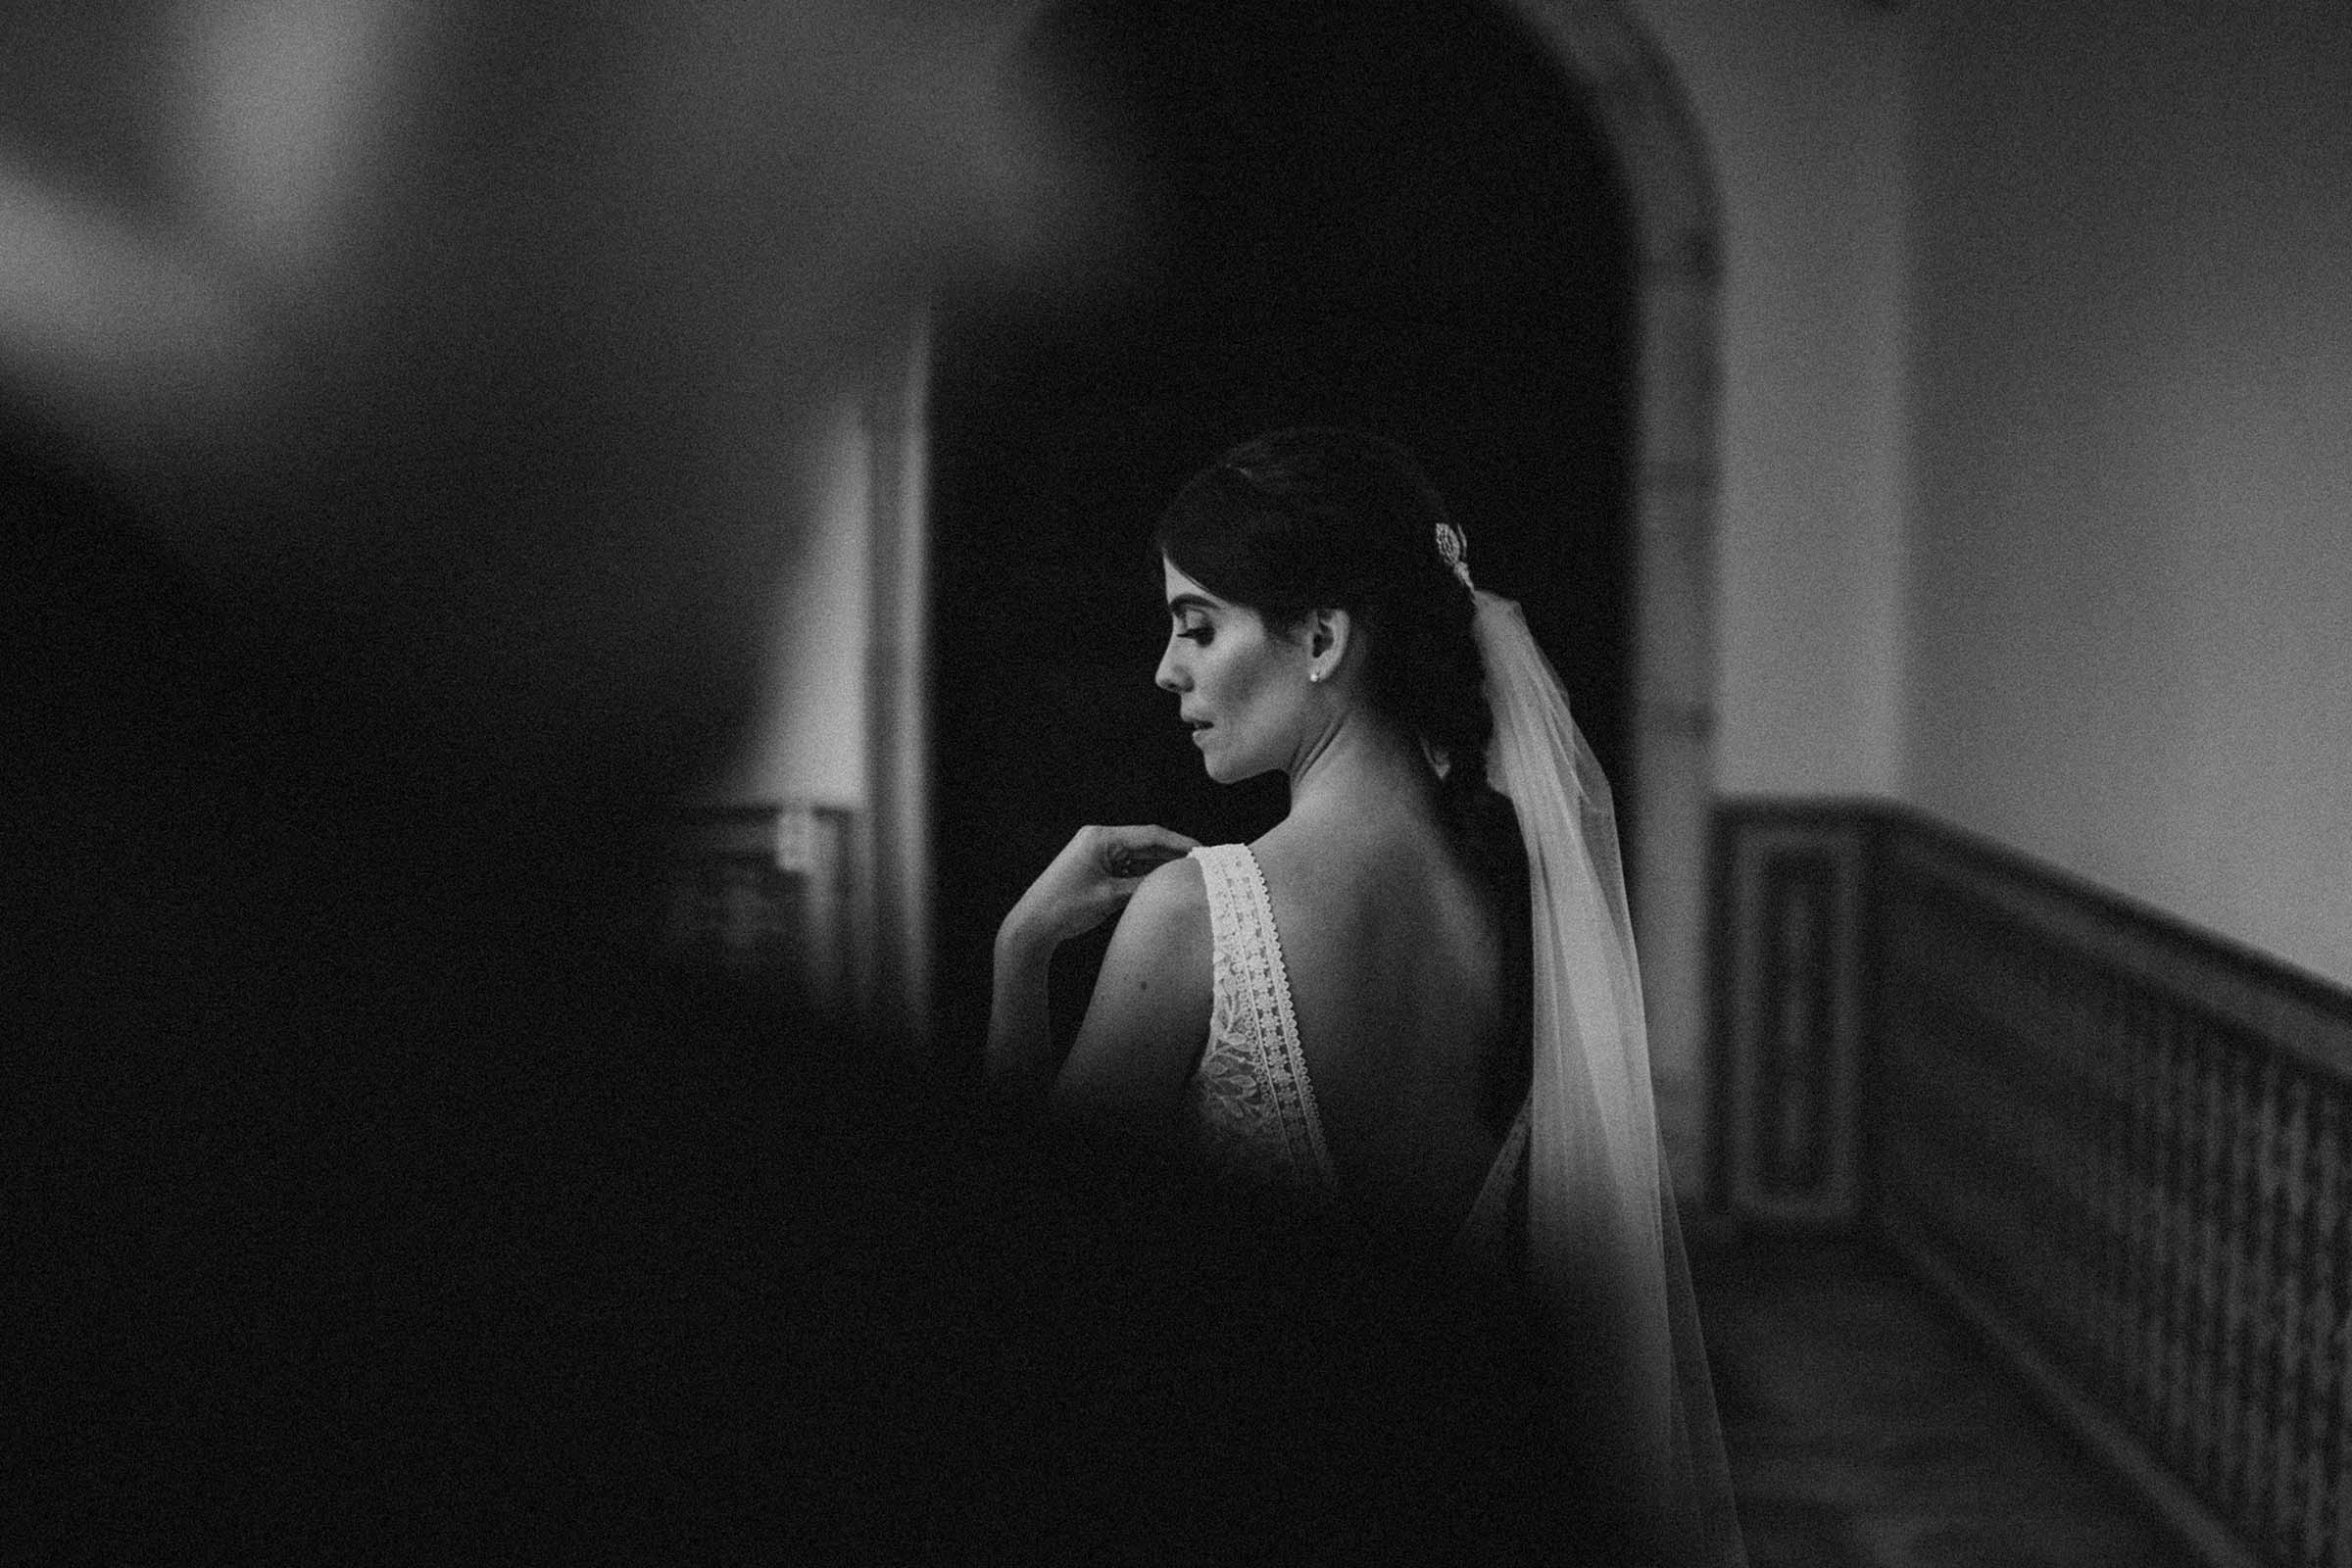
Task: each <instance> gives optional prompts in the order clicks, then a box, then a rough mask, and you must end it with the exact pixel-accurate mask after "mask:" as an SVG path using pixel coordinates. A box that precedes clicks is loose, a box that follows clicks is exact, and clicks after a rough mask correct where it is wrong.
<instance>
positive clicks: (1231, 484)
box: [1156, 426, 1528, 1115]
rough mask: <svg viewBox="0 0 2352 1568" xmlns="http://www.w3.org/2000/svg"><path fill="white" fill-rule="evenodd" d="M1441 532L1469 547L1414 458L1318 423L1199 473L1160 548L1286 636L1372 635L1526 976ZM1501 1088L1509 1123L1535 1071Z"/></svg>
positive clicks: (1368, 648)
mask: <svg viewBox="0 0 2352 1568" xmlns="http://www.w3.org/2000/svg"><path fill="white" fill-rule="evenodd" d="M1441 527H1444V528H1451V529H1454V531H1455V536H1456V537H1457V538H1458V537H1460V533H1459V530H1458V528H1455V525H1454V523H1453V520H1452V518H1451V517H1450V516H1448V515H1447V514H1446V503H1445V501H1444V499H1443V498H1441V497H1440V496H1439V494H1438V490H1437V487H1436V486H1435V485H1433V484H1431V483H1430V481H1429V478H1428V476H1427V475H1426V474H1424V473H1423V472H1422V470H1421V466H1420V465H1419V464H1417V463H1415V462H1414V461H1413V459H1412V457H1411V455H1410V454H1409V453H1407V452H1406V451H1405V450H1404V449H1403V448H1402V447H1399V446H1397V445H1396V444H1395V443H1394V442H1390V441H1385V440H1382V439H1381V438H1380V437H1378V436H1373V435H1366V434H1363V433H1361V432H1359V431H1354V430H1345V429H1335V428H1329V427H1322V426H1306V427H1300V428H1297V429H1289V430H1280V431H1276V432H1275V433H1273V434H1271V435H1263V436H1259V437H1257V438H1256V439H1255V440H1251V441H1246V442H1244V443H1242V444H1241V445H1240V446H1237V447H1235V448H1233V449H1232V450H1230V451H1228V452H1227V453H1226V454H1225V455H1224V456H1223V457H1221V458H1219V459H1218V460H1217V461H1216V462H1214V463H1212V464H1210V465H1209V466H1207V467H1205V468H1203V469H1201V471H1200V472H1199V473H1197V474H1195V475H1194V476H1193V477H1192V478H1191V479H1190V480H1188V481H1187V482H1186V483H1185V485H1184V487H1183V488H1182V489H1181V490H1179V491H1178V492H1177V493H1176V498H1175V499H1174V500H1173V501H1171V502H1170V503H1169V504H1168V508H1167V510H1166V511H1165V512H1164V513H1163V514H1162V515H1161V516H1160V519H1159V527H1158V530H1157V534H1156V542H1157V544H1158V546H1159V552H1160V554H1161V555H1163V556H1165V557H1166V558H1167V559H1168V560H1169V561H1170V562H1172V563H1174V564H1175V565H1176V567H1177V569H1179V570H1180V571H1182V572H1183V573H1184V574H1185V575H1186V576H1188V577H1190V578H1192V579H1193V580H1194V581H1195V582H1198V583H1200V584H1201V586H1202V587H1204V588H1206V589H1208V591H1209V592H1211V593H1213V594H1215V595H1217V597H1219V598H1220V599H1227V600H1231V601H1233V602H1234V603H1236V604H1240V605H1247V606H1249V607H1250V609H1252V610H1254V611H1256V612H1257V613H1258V614H1259V615H1260V616H1262V617H1263V618H1264V619H1265V622H1266V624H1267V625H1268V626H1269V627H1271V628H1273V629H1274V630H1277V631H1283V632H1288V631H1292V630H1295V629H1296V628H1297V627H1298V626H1299V623H1300V622H1301V621H1303V620H1304V619H1305V617H1306V616H1307V615H1308V614H1309V613H1311V612H1313V611H1316V610H1319V609H1335V610H1345V611H1347V612H1348V614H1349V615H1350V616H1351V617H1353V618H1354V621H1355V623H1356V624H1357V625H1358V626H1361V627H1362V628H1363V629H1364V631H1365V639H1364V645H1363V646H1364V652H1365V657H1366V664H1365V670H1364V675H1365V689H1366V694H1367V700H1368V701H1369V702H1370V703H1371V704H1372V706H1373V708H1374V709H1375V710H1376V711H1379V712H1381V713H1384V714H1386V715H1387V716H1389V717H1391V718H1394V719H1396V720H1397V722H1399V723H1401V724H1403V725H1404V726H1405V727H1406V728H1408V729H1409V730H1410V731H1411V732H1412V733H1413V734H1415V735H1417V736H1419V737H1420V738H1421V739H1422V740H1423V741H1425V742H1427V743H1428V745H1429V746H1430V747H1431V748H1432V749H1433V750H1435V751H1437V752H1438V753H1439V754H1441V755H1442V756H1443V757H1444V759H1445V760H1446V772H1445V778H1444V782H1443V783H1442V784H1440V786H1439V802H1440V805H1441V808H1442V809H1443V810H1444V812H1445V816H1446V823H1447V826H1448V827H1449V828H1450V829H1451V830H1452V832H1453V834H1454V836H1455V841H1456V842H1457V843H1458V844H1459V845H1460V846H1461V847H1462V850H1463V852H1464V854H1465V857H1466V858H1468V860H1469V861H1470V863H1471V865H1472V866H1473V868H1474V869H1476V870H1477V871H1478V872H1479V873H1480V874H1481V875H1482V876H1483V877H1484V878H1485V879H1486V880H1487V882H1488V883H1489V885H1490V886H1491V887H1492V888H1493V889H1494V890H1495V893H1496V895H1497V896H1498V898H1499V899H1500V902H1501V906H1502V911H1503V915H1504V921H1505V929H1506V930H1507V931H1509V932H1510V933H1512V943H1513V957H1514V960H1515V961H1514V972H1521V965H1520V964H1519V963H1518V962H1517V961H1516V960H1517V959H1518V958H1519V957H1520V956H1521V954H1522V953H1523V949H1522V948H1521V946H1520V945H1521V944H1523V943H1524V942H1525V941H1526V940H1527V931H1526V926H1527V901H1528V890H1527V861H1526V857H1525V853H1524V851H1523V850H1522V848H1521V845H1520V842H1519V819H1518V817H1517V815H1516V814H1514V813H1513V811H1512V809H1511V804H1510V802H1509V801H1507V800H1505V799H1504V798H1503V797H1502V796H1501V795H1499V794H1497V793H1496V792H1495V790H1494V789H1493V788H1492V787H1491V786H1490V785H1489V784H1488V782H1487V765H1486V757H1487V743H1488V742H1489V741H1490V740H1491V739H1492V738H1493V736H1494V732H1495V721H1494V716H1493V713H1492V711H1490V710H1489V708H1488V705H1487V695H1486V663H1485V661H1484V660H1483V659H1481V658H1480V656H1479V651H1478V644H1477V641H1476V640H1475V638H1474V637H1473V636H1472V633H1471V616H1472V612H1473V605H1472V601H1471V595H1470V588H1469V585H1468V584H1466V583H1465V582H1463V581H1462V579H1461V578H1460V577H1458V576H1456V575H1455V573H1454V570H1453V566H1452V564H1451V563H1449V562H1448V561H1447V560H1446V557H1445V556H1444V555H1443V554H1441V553H1440V550H1439V546H1438V535H1439V530H1440V529H1441ZM1518 989H1523V988H1518ZM1494 1088H1495V1098H1496V1100H1497V1101H1498V1102H1499V1103H1500V1104H1501V1106H1502V1107H1503V1109H1502V1114H1504V1115H1508V1114H1510V1113H1511V1112H1513V1111H1515V1110H1516V1109H1517V1094H1518V1093H1523V1092H1524V1089H1525V1077H1524V1063H1521V1064H1520V1070H1519V1071H1518V1072H1516V1073H1514V1072H1511V1071H1508V1070H1506V1071H1505V1072H1504V1073H1503V1074H1502V1075H1501V1078H1500V1080H1499V1081H1497V1082H1496V1083H1495V1085H1494ZM1490 1108H1494V1107H1492V1106H1491V1107H1490Z"/></svg>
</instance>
